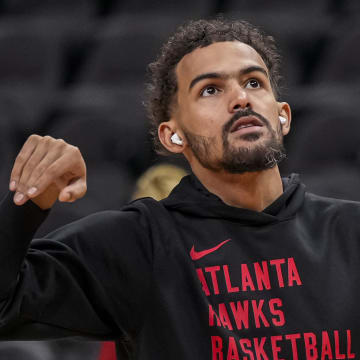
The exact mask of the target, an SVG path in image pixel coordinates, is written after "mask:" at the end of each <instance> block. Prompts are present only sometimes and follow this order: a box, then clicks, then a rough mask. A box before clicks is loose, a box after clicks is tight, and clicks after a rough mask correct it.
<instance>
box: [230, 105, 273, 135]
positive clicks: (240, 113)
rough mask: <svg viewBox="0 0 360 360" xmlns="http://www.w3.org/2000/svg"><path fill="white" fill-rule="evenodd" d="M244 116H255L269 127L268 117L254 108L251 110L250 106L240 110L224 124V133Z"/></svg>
mask: <svg viewBox="0 0 360 360" xmlns="http://www.w3.org/2000/svg"><path fill="white" fill-rule="evenodd" d="M244 116H255V117H257V118H258V119H259V120H260V121H261V122H262V123H263V124H264V125H265V126H266V127H267V128H269V126H270V122H269V120H268V119H266V118H265V117H264V116H262V115H260V114H258V113H257V112H255V111H254V110H251V109H249V108H246V109H241V110H238V111H237V112H236V113H235V114H234V115H233V116H232V117H231V119H230V120H229V121H228V122H227V123H226V124H225V125H224V126H223V134H227V133H228V132H229V131H230V129H231V127H232V126H233V124H234V123H235V121H237V120H239V119H241V118H242V117H244Z"/></svg>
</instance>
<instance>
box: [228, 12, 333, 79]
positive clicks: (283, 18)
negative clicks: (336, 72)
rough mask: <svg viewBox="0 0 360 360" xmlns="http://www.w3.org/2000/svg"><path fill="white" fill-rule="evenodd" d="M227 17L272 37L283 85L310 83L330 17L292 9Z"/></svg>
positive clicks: (325, 37)
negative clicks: (279, 63)
mask: <svg viewBox="0 0 360 360" xmlns="http://www.w3.org/2000/svg"><path fill="white" fill-rule="evenodd" d="M226 16H229V17H231V18H234V19H243V20H247V21H249V22H250V23H252V24H254V25H256V26H257V27H260V28H261V29H263V30H264V31H265V32H266V33H267V34H270V35H272V36H274V38H275V40H276V42H277V44H278V46H279V49H280V52H281V54H283V55H284V56H283V66H282V67H283V69H282V73H283V75H284V79H285V85H286V86H294V85H302V84H307V83H311V82H312V80H313V77H312V73H311V72H312V69H313V68H314V67H315V66H316V64H317V59H318V56H319V54H321V53H322V50H323V48H324V44H325V43H326V39H327V38H328V29H329V27H330V26H331V18H330V17H328V16H321V17H319V16H317V15H315V14H313V13H311V14H307V13H306V12H305V11H303V12H300V11H293V9H291V8H289V9H287V10H286V9H285V10H284V9H283V10H281V11H280V10H279V11H274V10H269V11H265V10H264V11H255V10H253V11H250V10H248V11H246V10H242V11H232V12H228V13H226Z"/></svg>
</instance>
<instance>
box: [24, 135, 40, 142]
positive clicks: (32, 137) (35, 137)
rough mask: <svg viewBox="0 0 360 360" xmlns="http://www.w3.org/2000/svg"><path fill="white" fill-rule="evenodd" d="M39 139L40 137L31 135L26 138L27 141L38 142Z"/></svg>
mask: <svg viewBox="0 0 360 360" xmlns="http://www.w3.org/2000/svg"><path fill="white" fill-rule="evenodd" d="M40 139H41V136H40V135H37V134H32V135H30V136H29V137H28V139H27V140H28V141H38V140H40Z"/></svg>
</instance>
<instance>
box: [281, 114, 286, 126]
mask: <svg viewBox="0 0 360 360" xmlns="http://www.w3.org/2000/svg"><path fill="white" fill-rule="evenodd" d="M279 120H280V123H281V124H282V125H284V124H286V121H287V120H286V118H284V117H283V116H279Z"/></svg>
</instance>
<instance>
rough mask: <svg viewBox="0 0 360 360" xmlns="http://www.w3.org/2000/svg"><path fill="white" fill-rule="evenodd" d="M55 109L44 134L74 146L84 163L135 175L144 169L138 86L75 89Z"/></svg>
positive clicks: (142, 118)
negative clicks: (109, 166) (110, 166)
mask: <svg viewBox="0 0 360 360" xmlns="http://www.w3.org/2000/svg"><path fill="white" fill-rule="evenodd" d="M57 107H58V109H57V110H55V111H54V113H53V115H52V117H50V118H49V119H48V123H47V132H48V133H49V134H50V135H51V136H54V137H58V138H63V139H65V140H67V141H68V142H70V143H71V144H76V146H78V147H79V148H81V149H82V152H83V154H84V156H85V158H86V159H87V161H88V163H99V162H100V163H101V162H103V161H110V162H113V163H116V164H118V165H119V166H124V167H128V168H129V171H130V172H132V173H133V174H134V175H135V176H136V175H137V174H139V173H141V172H142V171H143V170H144V167H147V166H148V162H149V161H150V152H149V149H150V143H149V141H148V135H147V119H146V117H145V111H144V108H143V105H142V97H141V93H140V90H139V88H138V87H136V86H135V87H131V84H130V85H126V84H125V86H123V87H118V88H111V89H110V88H105V89H103V88H101V87H97V88H92V87H78V88H76V89H73V90H72V91H69V93H67V94H65V97H64V99H63V100H61V101H60V102H59V103H58V105H57Z"/></svg>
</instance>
